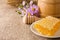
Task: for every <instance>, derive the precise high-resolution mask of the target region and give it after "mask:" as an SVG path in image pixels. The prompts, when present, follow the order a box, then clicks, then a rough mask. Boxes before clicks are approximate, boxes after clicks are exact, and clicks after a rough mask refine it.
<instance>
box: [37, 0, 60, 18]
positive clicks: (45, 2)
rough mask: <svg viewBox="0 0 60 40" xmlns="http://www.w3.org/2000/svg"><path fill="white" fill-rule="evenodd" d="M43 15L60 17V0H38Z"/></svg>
mask: <svg viewBox="0 0 60 40" xmlns="http://www.w3.org/2000/svg"><path fill="white" fill-rule="evenodd" d="M38 6H39V7H40V11H41V16H43V17H45V16H55V17H60V0H38Z"/></svg>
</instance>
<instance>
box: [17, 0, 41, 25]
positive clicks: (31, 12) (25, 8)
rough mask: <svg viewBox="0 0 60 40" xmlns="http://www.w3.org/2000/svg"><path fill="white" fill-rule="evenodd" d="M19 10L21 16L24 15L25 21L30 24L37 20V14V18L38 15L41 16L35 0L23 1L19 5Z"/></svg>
mask: <svg viewBox="0 0 60 40" xmlns="http://www.w3.org/2000/svg"><path fill="white" fill-rule="evenodd" d="M17 12H18V13H19V14H21V16H23V21H24V22H25V23H28V24H30V23H32V22H34V21H35V16H36V19H37V17H40V13H39V7H38V6H37V5H36V4H34V2H33V1H30V2H29V3H28V2H26V1H23V2H22V3H21V4H20V6H19V7H18V11H17ZM26 20H27V21H26ZM32 20H34V21H32Z"/></svg>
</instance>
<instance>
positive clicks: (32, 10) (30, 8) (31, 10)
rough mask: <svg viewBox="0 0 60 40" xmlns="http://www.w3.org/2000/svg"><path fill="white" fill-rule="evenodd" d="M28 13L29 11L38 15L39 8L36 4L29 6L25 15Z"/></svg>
mask: <svg viewBox="0 0 60 40" xmlns="http://www.w3.org/2000/svg"><path fill="white" fill-rule="evenodd" d="M28 13H30V14H31V15H35V16H38V17H39V16H40V15H39V8H38V6H37V5H32V6H30V7H29V8H28V10H27V15H28Z"/></svg>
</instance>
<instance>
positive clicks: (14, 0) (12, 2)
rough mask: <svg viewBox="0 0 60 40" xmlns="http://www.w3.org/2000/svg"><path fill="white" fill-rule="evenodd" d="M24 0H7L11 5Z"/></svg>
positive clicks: (16, 4)
mask: <svg viewBox="0 0 60 40" xmlns="http://www.w3.org/2000/svg"><path fill="white" fill-rule="evenodd" d="M20 2H22V0H7V3H8V4H9V5H11V6H18V5H19V4H20Z"/></svg>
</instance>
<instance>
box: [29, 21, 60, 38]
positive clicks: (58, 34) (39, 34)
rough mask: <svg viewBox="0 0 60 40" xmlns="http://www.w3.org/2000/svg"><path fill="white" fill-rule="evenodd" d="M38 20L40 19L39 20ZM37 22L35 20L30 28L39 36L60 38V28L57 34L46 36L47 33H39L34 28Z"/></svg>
mask: <svg viewBox="0 0 60 40" xmlns="http://www.w3.org/2000/svg"><path fill="white" fill-rule="evenodd" d="M37 22H38V21H37ZM35 23H36V22H34V23H33V24H32V25H31V26H30V29H31V31H32V32H33V33H34V34H36V35H38V36H42V37H47V38H60V30H59V31H58V32H57V33H56V35H55V36H46V35H42V34H41V33H38V32H37V31H36V30H35V29H34V28H33V25H34V24H35Z"/></svg>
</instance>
